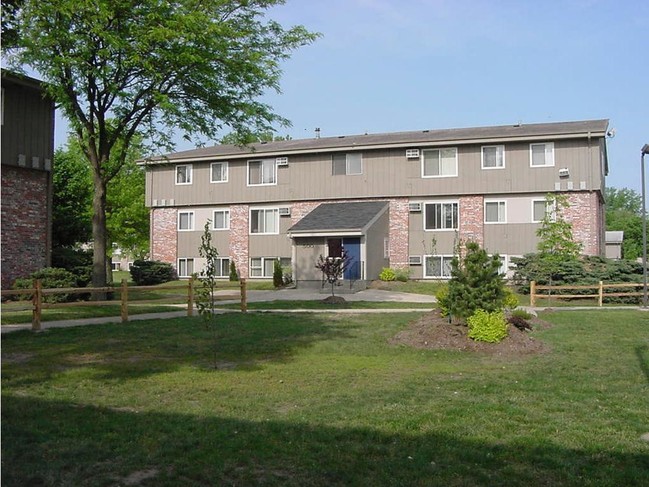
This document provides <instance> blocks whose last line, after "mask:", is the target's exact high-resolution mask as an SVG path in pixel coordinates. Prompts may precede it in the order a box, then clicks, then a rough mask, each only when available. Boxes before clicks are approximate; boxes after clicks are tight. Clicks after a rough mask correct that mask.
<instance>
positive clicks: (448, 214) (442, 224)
mask: <svg viewBox="0 0 649 487" xmlns="http://www.w3.org/2000/svg"><path fill="white" fill-rule="evenodd" d="M457 208H458V204H457V203H426V205H425V206H424V210H425V217H424V229H425V230H456V229H457V228H458V216H457Z"/></svg>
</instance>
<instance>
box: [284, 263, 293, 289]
mask: <svg viewBox="0 0 649 487" xmlns="http://www.w3.org/2000/svg"><path fill="white" fill-rule="evenodd" d="M282 274H283V278H282V279H283V281H284V285H285V286H287V285H289V284H291V283H292V282H293V268H292V267H291V266H290V265H287V266H284V267H282Z"/></svg>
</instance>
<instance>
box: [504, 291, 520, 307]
mask: <svg viewBox="0 0 649 487" xmlns="http://www.w3.org/2000/svg"><path fill="white" fill-rule="evenodd" d="M503 306H504V307H505V308H506V309H514V308H516V306H518V296H517V295H516V293H515V292H514V291H512V290H511V289H510V288H508V287H505V298H504V299H503Z"/></svg>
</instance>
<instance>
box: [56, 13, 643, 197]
mask: <svg viewBox="0 0 649 487" xmlns="http://www.w3.org/2000/svg"><path fill="white" fill-rule="evenodd" d="M267 15H268V17H270V18H272V19H274V20H277V21H279V22H280V23H281V24H283V25H284V26H286V27H288V26H291V25H296V24H301V25H304V26H305V27H307V28H308V29H309V30H311V31H315V32H319V33H320V34H321V37H320V38H319V39H318V40H317V41H315V42H314V43H313V44H311V45H309V46H306V47H303V48H301V49H299V50H297V51H295V52H294V53H293V55H292V57H291V59H289V60H287V61H286V62H285V63H284V64H283V72H284V74H283V76H282V81H281V90H282V92H281V94H277V93H269V94H267V95H266V96H265V97H264V99H263V101H265V102H267V103H269V104H270V105H272V106H273V107H274V109H275V111H276V113H278V114H279V115H282V116H283V117H286V118H288V119H289V120H290V121H291V122H292V126H291V127H290V128H281V129H279V130H278V133H279V135H290V136H291V137H292V138H294V139H302V138H310V137H314V134H315V128H316V127H319V128H320V129H321V136H322V137H327V136H338V135H354V134H362V133H384V132H400V131H409V130H424V129H445V128H455V127H478V126H489V125H509V124H516V123H519V122H520V123H524V124H525V123H543V122H563V121H572V120H591V119H609V120H610V122H609V128H611V129H612V128H614V129H615V136H614V137H613V138H609V139H608V157H609V168H610V172H609V176H608V178H607V182H606V184H607V186H612V187H616V188H623V187H627V188H631V189H634V190H636V191H638V192H639V191H640V188H641V178H640V150H641V148H642V146H643V145H644V144H646V143H649V1H647V0H617V1H616V0H563V1H554V0H518V1H513V0H512V1H498V0H490V1H478V0H326V1H325V0H321V1H315V0H288V1H287V2H286V3H285V4H284V5H282V6H279V7H275V8H273V9H271V10H270V11H269V12H268V14H267ZM61 122H62V121H61ZM66 131H67V127H66V125H65V123H58V128H57V134H56V143H57V145H62V144H63V143H64V142H65V138H66ZM191 148H193V147H192V146H190V145H188V143H186V142H184V141H183V140H182V139H181V138H179V140H178V145H177V149H178V150H186V149H191ZM646 159H647V161H646V162H647V163H649V156H648V157H646Z"/></svg>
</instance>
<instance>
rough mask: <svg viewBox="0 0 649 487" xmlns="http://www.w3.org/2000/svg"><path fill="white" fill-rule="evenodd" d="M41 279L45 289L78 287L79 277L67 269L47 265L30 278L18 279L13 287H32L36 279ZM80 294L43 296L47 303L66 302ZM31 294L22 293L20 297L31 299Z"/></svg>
mask: <svg viewBox="0 0 649 487" xmlns="http://www.w3.org/2000/svg"><path fill="white" fill-rule="evenodd" d="M35 279H39V280H40V281H41V285H42V286H43V289H52V288H64V287H76V285H77V277H76V276H75V275H74V274H72V273H71V272H69V271H66V270H65V269H58V268H56V267H46V268H44V269H41V270H40V271H36V272H34V273H32V274H31V275H30V276H29V277H28V278H23V279H16V282H14V285H13V289H32V288H33V287H34V280H35ZM77 296H78V295H75V294H53V295H47V296H44V297H43V302H45V303H64V302H66V301H72V300H74V299H75V298H76V297H77ZM30 297H31V296H30V295H26V294H24V295H20V299H29V298H30Z"/></svg>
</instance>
